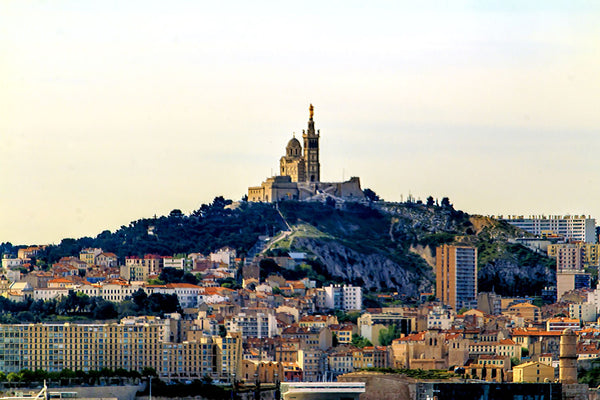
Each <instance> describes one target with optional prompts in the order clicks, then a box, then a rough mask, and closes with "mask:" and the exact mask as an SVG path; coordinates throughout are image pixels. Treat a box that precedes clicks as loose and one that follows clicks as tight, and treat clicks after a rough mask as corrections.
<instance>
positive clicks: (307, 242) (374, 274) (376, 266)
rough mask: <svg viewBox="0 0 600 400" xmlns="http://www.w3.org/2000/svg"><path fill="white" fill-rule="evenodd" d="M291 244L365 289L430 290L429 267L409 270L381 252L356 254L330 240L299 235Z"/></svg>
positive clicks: (330, 271) (432, 277) (410, 291)
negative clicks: (300, 236) (309, 253)
mask: <svg viewBox="0 0 600 400" xmlns="http://www.w3.org/2000/svg"><path fill="white" fill-rule="evenodd" d="M294 245H295V246H296V247H298V248H302V249H305V250H307V251H309V252H311V253H312V254H314V255H315V257H316V258H317V259H318V260H319V261H320V262H321V263H322V264H323V265H324V266H325V267H326V268H327V272H328V273H329V274H330V275H332V276H335V277H339V278H342V279H343V280H345V281H348V282H352V283H354V284H357V285H360V286H363V287H364V288H365V289H375V290H385V289H395V290H398V291H400V292H401V293H404V294H406V295H408V296H417V295H418V294H419V293H420V292H421V291H425V290H428V289H430V288H431V282H432V281H433V280H434V279H435V277H434V276H433V270H432V269H424V270H421V271H411V270H410V269H408V268H407V266H406V265H401V264H400V263H397V262H394V261H392V260H391V259H390V258H389V257H387V256H386V255H384V254H378V253H373V254H363V253H359V252H358V251H355V250H353V249H350V248H348V247H346V246H344V245H342V244H341V243H339V242H336V241H333V240H315V239H310V238H299V239H297V240H296V241H295V242H294Z"/></svg>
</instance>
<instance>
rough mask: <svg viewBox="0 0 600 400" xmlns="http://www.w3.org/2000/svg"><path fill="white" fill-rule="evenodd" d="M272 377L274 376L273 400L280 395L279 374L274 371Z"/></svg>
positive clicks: (277, 399) (276, 399)
mask: <svg viewBox="0 0 600 400" xmlns="http://www.w3.org/2000/svg"><path fill="white" fill-rule="evenodd" d="M273 378H275V400H279V397H280V393H279V374H278V373H277V372H275V373H274V374H273Z"/></svg>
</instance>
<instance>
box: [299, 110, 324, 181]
mask: <svg viewBox="0 0 600 400" xmlns="http://www.w3.org/2000/svg"><path fill="white" fill-rule="evenodd" d="M308 110H309V119H308V130H306V131H304V130H303V131H302V138H303V139H304V163H305V165H306V169H305V173H306V182H320V181H321V164H320V163H319V136H320V134H321V132H320V131H315V121H313V115H314V107H313V105H312V104H311V105H310V107H309V108H308Z"/></svg>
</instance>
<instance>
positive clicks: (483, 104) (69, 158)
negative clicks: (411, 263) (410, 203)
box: [0, 1, 600, 245]
mask: <svg viewBox="0 0 600 400" xmlns="http://www.w3.org/2000/svg"><path fill="white" fill-rule="evenodd" d="M599 15H600V6H599V5H596V4H593V3H589V2H574V3H569V4H563V3H562V2H544V3H542V2H532V3H527V4H521V3H519V2H491V1H488V2H477V3H471V2H460V3H456V4H453V5H445V4H442V3H438V2H424V3H419V4H418V5H415V4H413V3H411V2H399V3H398V4H389V3H386V2H374V3H369V4H368V5H363V4H361V3H359V2H344V3H342V2H332V3H327V4H321V3H317V2H308V3H302V4H294V5H283V4H278V3H270V2H255V3H252V4H246V3H243V2H232V3H228V4H226V5H222V4H214V3H210V4H201V3H190V2H183V1H177V2H169V3H166V2H128V3H127V4H120V3H104V2H89V1H88V2H86V1H84V2H78V3H77V4H71V3H68V2H60V1H59V2H52V3H51V4H44V3H36V2H5V3H3V4H1V5H0V27H1V28H0V32H1V33H2V35H0V49H1V51H2V54H3V55H4V57H3V61H2V63H1V64H0V65H2V67H1V70H2V71H3V72H4V73H3V74H2V77H0V83H1V85H2V88H3V89H2V91H1V92H0V93H1V94H0V107H1V109H2V110H3V116H2V117H1V118H0V132H2V146H0V171H2V174H3V178H4V179H3V180H2V183H3V189H4V190H3V196H2V199H1V200H0V221H2V224H0V225H1V226H0V242H7V241H10V242H12V243H13V244H15V245H16V244H46V243H58V242H59V241H60V240H61V239H62V238H65V237H75V238H76V237H82V236H95V235H97V234H98V233H100V232H101V231H102V230H104V229H110V230H112V231H114V230H115V229H118V227H119V226H121V225H127V224H128V223H129V222H130V221H132V220H136V219H140V218H145V217H151V216H153V215H155V214H157V215H165V214H168V213H169V211H171V210H172V209H181V210H182V211H183V212H184V213H189V212H191V211H192V210H195V209H198V208H199V207H200V205H201V204H202V203H208V202H210V201H212V199H213V198H214V197H215V196H219V195H223V196H224V197H226V198H231V199H233V200H239V199H240V198H241V197H242V196H243V195H244V194H245V193H246V189H247V187H248V186H249V185H253V184H255V183H257V182H260V181H261V180H263V179H264V178H265V177H267V176H270V175H275V174H276V173H277V171H278V161H279V158H280V157H281V156H282V155H283V149H284V148H285V144H286V143H287V142H288V141H289V139H290V138H291V137H292V135H293V133H294V132H295V134H296V136H297V137H298V136H299V135H301V132H302V129H304V128H305V127H306V121H307V120H308V105H309V104H310V103H312V104H313V105H314V106H315V116H314V119H315V125H316V128H317V129H320V130H321V142H320V143H321V171H322V174H321V180H323V181H339V180H342V179H348V178H349V177H350V176H360V178H361V183H362V186H363V189H364V188H371V189H373V190H374V191H375V192H376V193H378V194H379V195H380V196H381V197H382V198H384V199H386V200H390V201H400V199H401V198H403V199H404V200H406V197H407V195H408V194H409V193H411V194H412V195H413V196H414V197H415V198H420V199H421V200H425V199H426V197H427V196H429V195H432V196H433V197H435V198H439V199H440V200H441V198H442V197H445V196H447V197H449V198H450V201H451V202H452V203H453V204H454V205H455V207H456V208H457V209H461V210H464V211H466V212H468V213H473V214H484V215H486V214H487V215H499V214H503V215H509V214H519V215H539V214H546V215H554V214H557V215H558V214H563V215H564V214H571V215H580V214H585V215H591V216H592V217H593V218H596V217H597V216H598V215H600V206H598V205H597V204H596V203H597V201H596V198H598V195H599V194H600V193H599V189H598V188H597V187H598V185H597V179H596V176H597V175H596V173H595V171H596V170H598V168H599V167H600V161H598V160H597V158H596V157H595V156H594V154H595V153H594V150H595V148H597V145H598V144H600V139H598V137H597V136H598V135H597V130H598V126H600V115H599V114H598V113H597V110H598V106H599V104H598V103H599V101H598V96H597V93H598V92H599V91H600V79H599V78H598V76H597V75H598V74H597V71H598V70H599V69H600V56H599V55H598V54H600V53H599V52H598V47H599V46H600V41H599V40H598V39H597V38H598V37H600V27H598V26H597V24H596V23H595V22H596V21H597V17H598V16H599Z"/></svg>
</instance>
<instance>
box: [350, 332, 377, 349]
mask: <svg viewBox="0 0 600 400" xmlns="http://www.w3.org/2000/svg"><path fill="white" fill-rule="evenodd" d="M352 345H353V346H356V347H359V348H361V349H362V348H363V347H367V346H373V343H371V341H370V340H369V339H367V338H364V337H362V336H360V335H358V334H356V333H354V334H352Z"/></svg>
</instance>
